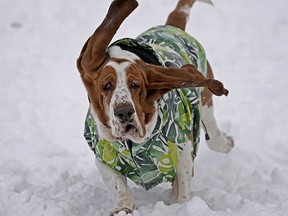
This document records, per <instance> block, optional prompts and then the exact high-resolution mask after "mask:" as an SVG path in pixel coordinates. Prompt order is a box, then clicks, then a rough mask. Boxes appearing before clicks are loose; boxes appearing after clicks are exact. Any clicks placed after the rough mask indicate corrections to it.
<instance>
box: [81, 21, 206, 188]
mask: <svg viewBox="0 0 288 216" xmlns="http://www.w3.org/2000/svg"><path fill="white" fill-rule="evenodd" d="M111 46H119V47H121V48H122V49H125V50H128V51H131V52H134V53H135V54H137V55H138V56H139V57H140V58H141V59H142V60H143V61H146V62H148V63H154V64H158V65H162V66H163V67H181V66H183V65H184V64H194V65H195V66H196V67H197V69H198V70H199V71H200V72H202V73H203V75H204V76H206V57H205V52H204V49H203V48H202V46H201V45H200V43H199V42H198V41H197V40H196V39H194V38H193V37H191V36H190V35H188V34H187V33H186V32H184V31H182V30H180V29H178V28H175V27H172V26H158V27H155V28H152V29H150V30H148V31H146V32H144V33H143V34H141V35H140V36H138V37H137V38H136V39H131V38H124V39H121V40H118V41H116V42H114V43H113V44H111V45H110V47H111ZM202 89H203V88H202ZM202 89H201V88H182V89H176V90H173V91H171V92H169V93H166V94H164V95H163V96H162V97H161V98H160V99H159V100H158V107H157V109H158V117H157V123H156V126H155V128H154V130H153V132H152V134H151V136H150V137H148V138H147V139H145V141H144V142H142V143H133V142H132V141H131V140H125V141H115V142H110V141H107V140H105V139H103V138H101V137H99V134H98V131H97V125H96V124H95V121H94V119H93V117H92V115H91V106H90V108H89V110H88V114H87V117H86V121H85V130H84V137H85V139H86V141H87V142H88V144H89V146H90V148H91V150H93V152H94V153H95V155H96V157H97V158H98V159H99V160H100V161H101V162H103V163H105V164H106V165H107V166H109V167H111V168H113V169H114V170H117V171H118V172H120V173H121V174H123V175H124V176H126V177H128V178H129V179H131V180H132V181H133V182H135V183H136V184H138V185H141V186H142V187H143V188H145V189H146V190H148V189H151V188H152V187H154V186H156V185H158V184H159V183H161V182H167V181H168V182H172V181H173V179H174V177H175V175H176V171H177V166H178V161H179V159H178V157H179V154H180V153H181V151H182V150H183V148H184V146H185V144H186V143H187V141H188V139H189V137H190V135H191V133H193V139H194V143H193V144H194V152H193V156H194V157H195V156H196V154H197V149H198V144H199V135H200V122H201V120H200V119H201V116H200V115H201V102H200V100H199V98H200V93H201V91H202Z"/></svg>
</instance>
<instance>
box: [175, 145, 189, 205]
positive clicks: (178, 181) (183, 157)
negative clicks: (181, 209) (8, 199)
mask: <svg viewBox="0 0 288 216" xmlns="http://www.w3.org/2000/svg"><path fill="white" fill-rule="evenodd" d="M192 152H193V145H192V142H191V141H190V140H189V141H188V142H187V143H186V145H185V147H184V149H183V151H182V153H181V154H180V157H179V158H180V159H179V164H178V168H177V173H176V176H175V179H174V181H173V186H172V197H171V198H172V201H174V202H177V203H183V202H186V201H188V200H190V198H191V197H190V183H191V178H192V174H193V165H194V162H193V156H192Z"/></svg>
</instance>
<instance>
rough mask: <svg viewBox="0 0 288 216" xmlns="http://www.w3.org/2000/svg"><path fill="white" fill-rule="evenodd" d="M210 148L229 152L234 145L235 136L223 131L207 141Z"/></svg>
mask: <svg viewBox="0 0 288 216" xmlns="http://www.w3.org/2000/svg"><path fill="white" fill-rule="evenodd" d="M206 142H207V144H208V146H209V148H210V149H212V150H214V151H216V152H223V153H228V152H230V151H231V149H232V148H233V147H234V145H235V144H234V140H233V137H231V136H227V135H226V134H225V133H223V132H221V133H220V134H219V135H218V136H216V137H213V138H210V140H207V141H206Z"/></svg>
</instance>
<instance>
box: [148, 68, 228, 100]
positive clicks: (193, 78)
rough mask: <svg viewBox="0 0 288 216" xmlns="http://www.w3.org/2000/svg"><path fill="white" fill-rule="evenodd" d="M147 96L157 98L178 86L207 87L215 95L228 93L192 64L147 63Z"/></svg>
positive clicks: (218, 83)
mask: <svg viewBox="0 0 288 216" xmlns="http://www.w3.org/2000/svg"><path fill="white" fill-rule="evenodd" d="M147 81H148V84H147V86H146V87H147V91H148V96H149V97H151V99H152V98H153V99H154V100H157V99H158V98H159V97H160V96H161V95H163V94H165V93H167V92H169V91H171V90H173V89H178V88H189V87H207V88H208V89H209V90H210V91H211V92H212V93H213V94H215V95H217V96H221V95H223V94H224V95H226V96H227V95H228V93H229V91H228V90H227V89H225V88H224V86H223V84H222V83H221V82H220V81H218V80H214V79H206V78H205V77H204V76H203V75H202V73H200V72H199V71H198V70H197V68H196V67H195V66H194V65H192V64H186V65H184V66H182V67H181V68H174V67H168V68H164V67H159V66H154V65H149V68H148V70H147Z"/></svg>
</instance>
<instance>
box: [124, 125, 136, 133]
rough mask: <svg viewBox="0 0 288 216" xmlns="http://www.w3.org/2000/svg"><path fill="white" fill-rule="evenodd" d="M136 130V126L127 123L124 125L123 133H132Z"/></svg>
mask: <svg viewBox="0 0 288 216" xmlns="http://www.w3.org/2000/svg"><path fill="white" fill-rule="evenodd" d="M137 131H138V130H137V128H136V127H135V126H134V125H133V124H131V123H128V124H126V126H125V130H124V133H125V134H132V133H133V132H137Z"/></svg>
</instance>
